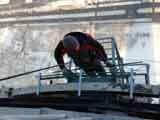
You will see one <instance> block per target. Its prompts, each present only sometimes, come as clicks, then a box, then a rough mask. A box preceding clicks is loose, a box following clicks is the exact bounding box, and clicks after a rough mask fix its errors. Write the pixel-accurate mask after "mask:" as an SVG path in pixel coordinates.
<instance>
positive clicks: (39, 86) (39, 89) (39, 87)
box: [36, 73, 42, 96]
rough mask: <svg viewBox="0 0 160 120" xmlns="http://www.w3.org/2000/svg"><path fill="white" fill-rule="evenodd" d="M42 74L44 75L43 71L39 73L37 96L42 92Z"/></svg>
mask: <svg viewBox="0 0 160 120" xmlns="http://www.w3.org/2000/svg"><path fill="white" fill-rule="evenodd" d="M41 76H42V73H39V74H38V85H37V91H36V94H37V96H39V95H40V92H41Z"/></svg>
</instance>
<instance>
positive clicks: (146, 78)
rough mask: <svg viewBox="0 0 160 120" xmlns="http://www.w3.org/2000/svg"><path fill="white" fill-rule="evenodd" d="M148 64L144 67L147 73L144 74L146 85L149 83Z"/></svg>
mask: <svg viewBox="0 0 160 120" xmlns="http://www.w3.org/2000/svg"><path fill="white" fill-rule="evenodd" d="M149 67H150V66H149V65H148V64H147V65H146V69H147V75H146V76H145V80H146V85H150V81H149Z"/></svg>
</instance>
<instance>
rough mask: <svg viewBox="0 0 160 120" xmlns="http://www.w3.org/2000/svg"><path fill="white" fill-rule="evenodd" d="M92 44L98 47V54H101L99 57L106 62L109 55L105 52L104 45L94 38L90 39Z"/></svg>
mask: <svg viewBox="0 0 160 120" xmlns="http://www.w3.org/2000/svg"><path fill="white" fill-rule="evenodd" d="M90 44H91V45H92V46H94V47H95V48H96V50H97V52H98V53H97V55H98V56H99V58H100V59H101V60H102V61H104V62H106V61H107V59H108V57H107V54H106V53H105V50H104V48H103V46H102V45H101V44H100V43H99V42H98V41H96V40H94V39H93V40H91V41H90Z"/></svg>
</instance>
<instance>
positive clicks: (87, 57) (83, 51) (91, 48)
mask: <svg viewBox="0 0 160 120" xmlns="http://www.w3.org/2000/svg"><path fill="white" fill-rule="evenodd" d="M67 35H71V36H74V37H75V38H76V39H77V40H78V42H79V44H80V50H79V51H77V52H74V53H72V52H71V51H68V50H67V49H65V48H64V46H63V43H62V41H60V42H59V44H58V45H57V47H56V49H55V59H56V61H57V63H58V65H59V66H60V68H61V69H63V68H64V67H65V65H64V59H63V56H64V54H66V53H67V54H68V56H70V57H71V58H72V59H73V61H74V63H75V64H76V65H77V66H79V67H80V66H81V64H89V63H91V62H93V60H96V59H99V60H101V61H104V62H105V61H107V55H106V53H105V50H104V48H103V47H102V45H101V44H100V43H98V42H97V41H96V40H95V39H93V38H92V37H91V36H90V35H89V34H86V33H82V32H71V33H68V34H66V35H65V36H67Z"/></svg>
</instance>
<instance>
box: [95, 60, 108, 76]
mask: <svg viewBox="0 0 160 120" xmlns="http://www.w3.org/2000/svg"><path fill="white" fill-rule="evenodd" d="M94 70H95V71H96V73H98V75H100V76H106V75H107V74H106V71H105V69H104V67H103V66H102V64H101V62H100V61H95V62H94Z"/></svg>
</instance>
